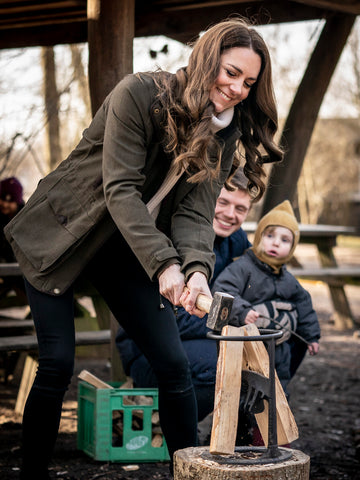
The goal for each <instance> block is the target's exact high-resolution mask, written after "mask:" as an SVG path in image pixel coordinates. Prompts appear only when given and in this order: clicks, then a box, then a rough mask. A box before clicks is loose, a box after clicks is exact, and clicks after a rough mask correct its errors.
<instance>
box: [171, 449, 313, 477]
mask: <svg viewBox="0 0 360 480" xmlns="http://www.w3.org/2000/svg"><path fill="white" fill-rule="evenodd" d="M288 450H290V451H291V452H292V456H291V458H290V459H289V460H286V461H283V462H279V463H268V464H266V465H259V464H257V465H256V464H255V465H238V464H230V463H218V462H217V461H215V460H214V461H213V460H211V454H210V453H209V447H190V448H184V449H183V450H178V451H177V452H175V454H174V480H232V479H241V480H263V479H264V478H266V480H272V479H274V480H287V479H291V480H309V474H310V457H309V456H308V455H306V454H305V453H303V452H301V451H300V450H293V449H288ZM202 455H204V456H202ZM222 458H223V459H224V460H226V455H222Z"/></svg>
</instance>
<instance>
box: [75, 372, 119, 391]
mask: <svg viewBox="0 0 360 480" xmlns="http://www.w3.org/2000/svg"><path fill="white" fill-rule="evenodd" d="M78 378H80V380H84V382H87V383H90V385H92V386H93V387H95V388H111V389H113V388H114V387H113V386H112V385H110V384H108V383H106V382H103V381H102V380H100V378H98V377H97V376H95V375H93V374H92V373H90V372H89V371H88V370H81V372H80V373H79V375H78Z"/></svg>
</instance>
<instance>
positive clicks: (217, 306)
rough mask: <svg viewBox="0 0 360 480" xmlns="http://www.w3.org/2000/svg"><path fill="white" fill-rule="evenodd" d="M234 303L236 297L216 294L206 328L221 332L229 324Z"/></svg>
mask: <svg viewBox="0 0 360 480" xmlns="http://www.w3.org/2000/svg"><path fill="white" fill-rule="evenodd" d="M233 301H234V297H233V296H232V295H229V294H228V293H222V292H215V293H214V295H213V301H212V303H211V307H210V310H209V312H208V318H207V322H206V326H207V327H209V328H211V330H215V331H218V332H221V330H222V328H223V327H224V326H225V325H227V324H228V322H229V317H230V312H231V307H232V304H233Z"/></svg>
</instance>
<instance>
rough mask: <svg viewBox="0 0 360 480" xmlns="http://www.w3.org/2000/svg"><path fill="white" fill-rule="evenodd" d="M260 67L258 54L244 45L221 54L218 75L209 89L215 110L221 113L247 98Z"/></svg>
mask: <svg viewBox="0 0 360 480" xmlns="http://www.w3.org/2000/svg"><path fill="white" fill-rule="evenodd" d="M260 69H261V58H260V56H259V55H258V54H257V53H255V52H254V50H251V49H250V48H245V47H234V48H230V49H228V50H225V52H224V53H223V54H222V55H221V63H220V70H219V75H218V76H217V78H216V80H215V83H214V85H213V87H212V88H211V89H210V95H209V97H210V100H211V102H212V103H213V104H214V106H215V112H216V113H221V112H223V111H224V110H226V109H227V108H230V107H234V106H235V105H237V104H238V103H240V102H242V101H243V100H245V98H247V96H248V95H249V93H250V89H251V87H252V86H253V85H254V83H255V82H256V80H257V78H258V76H259V73H260Z"/></svg>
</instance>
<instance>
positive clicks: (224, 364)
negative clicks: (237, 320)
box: [210, 325, 244, 454]
mask: <svg viewBox="0 0 360 480" xmlns="http://www.w3.org/2000/svg"><path fill="white" fill-rule="evenodd" d="M222 335H227V336H234V335H242V333H239V328H238V327H232V326H230V325H227V326H226V327H224V328H223V330H222ZM243 348H244V342H236V341H225V340H223V341H220V352H219V358H218V363H217V371H216V386H215V403H214V415H213V425H212V430H211V440H210V453H212V454H216V453H219V454H231V453H234V450H235V442H236V432H237V424H238V410H239V401H240V389H241V366H242V355H243Z"/></svg>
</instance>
